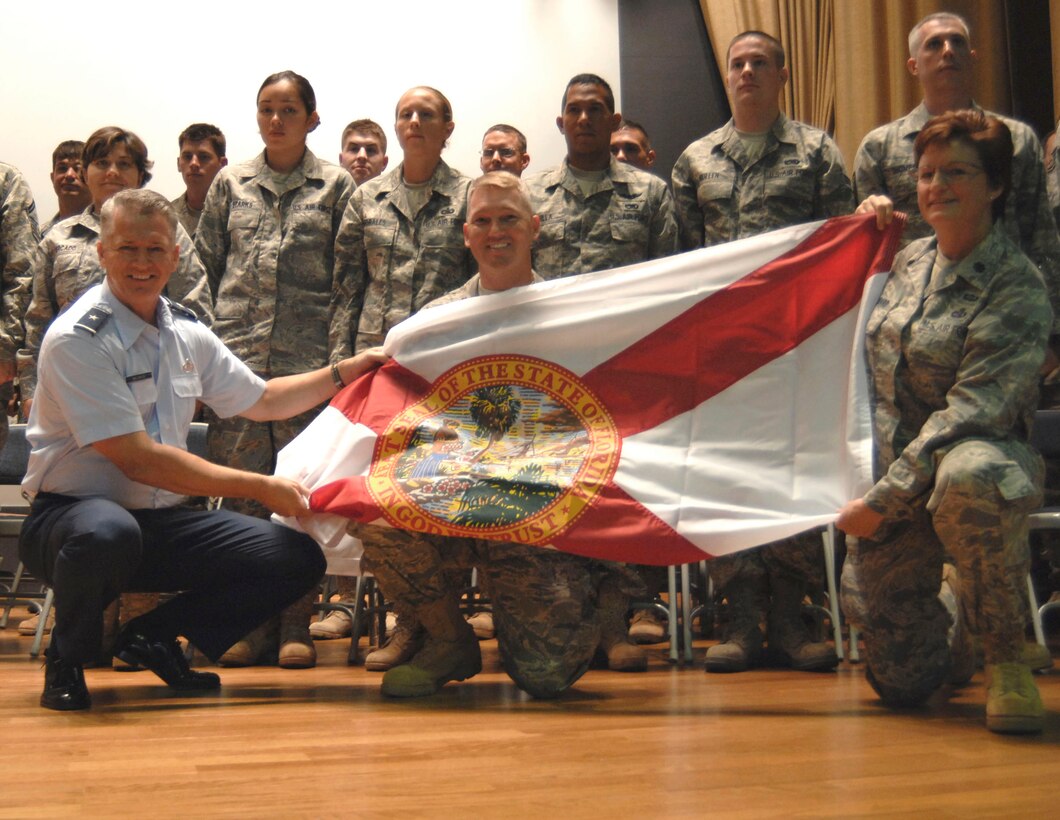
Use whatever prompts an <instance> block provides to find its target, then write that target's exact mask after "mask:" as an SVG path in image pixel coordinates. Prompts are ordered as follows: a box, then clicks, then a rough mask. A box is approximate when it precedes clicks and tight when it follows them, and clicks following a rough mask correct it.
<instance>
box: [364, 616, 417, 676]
mask: <svg viewBox="0 0 1060 820" xmlns="http://www.w3.org/2000/svg"><path fill="white" fill-rule="evenodd" d="M426 639H427V633H426V632H424V630H423V625H422V624H421V623H420V622H419V621H418V620H416V616H415V615H413V614H412V613H411V612H410V611H407V610H403V611H401V612H399V613H397V621H396V622H395V624H394V629H393V631H392V632H391V633H390V635H389V636H388V637H387V639H386V641H385V642H384V643H383V645H382V646H381V647H379V648H378V649H375V650H373V651H371V652H369V653H368V654H367V655H365V658H364V668H365V669H367V670H368V671H369V672H385V671H386V670H388V669H391V668H393V667H395V666H398V665H399V664H402V663H406V662H408V661H410V660H411V659H412V657H413V656H414V655H415V654H416V653H417V652H419V651H420V650H421V649H422V648H423V642H424V641H425V640H426Z"/></svg>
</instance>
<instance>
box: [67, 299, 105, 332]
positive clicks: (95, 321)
mask: <svg viewBox="0 0 1060 820" xmlns="http://www.w3.org/2000/svg"><path fill="white" fill-rule="evenodd" d="M110 316H111V312H110V308H109V307H107V306H106V305H104V304H102V303H101V304H98V305H96V306H95V307H93V308H92V310H90V311H89V312H88V313H86V314H85V315H84V316H82V317H81V318H80V319H78V320H77V321H76V322H74V327H79V328H81V330H87V331H88V332H89V333H91V334H92V335H93V336H95V335H96V334H97V333H98V332H99V329H100V328H101V327H103V325H105V324H106V323H107V321H108V320H109V319H110Z"/></svg>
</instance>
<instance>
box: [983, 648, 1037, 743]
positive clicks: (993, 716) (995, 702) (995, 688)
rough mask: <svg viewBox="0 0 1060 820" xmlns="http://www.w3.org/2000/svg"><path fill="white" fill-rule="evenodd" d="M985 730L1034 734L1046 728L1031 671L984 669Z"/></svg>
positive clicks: (1002, 666)
mask: <svg viewBox="0 0 1060 820" xmlns="http://www.w3.org/2000/svg"><path fill="white" fill-rule="evenodd" d="M986 678H987V690H986V728H987V729H989V730H990V731H991V732H998V733H999V734H1018V735H1025V734H1036V733H1038V732H1040V731H1042V729H1043V728H1044V726H1045V707H1044V706H1043V705H1042V696H1041V695H1040V694H1039V693H1038V686H1037V684H1035V682H1034V676H1033V675H1032V674H1031V670H1030V669H1028V668H1027V667H1026V666H1024V665H1023V664H1022V663H1018V662H1013V663H996V664H987V666H986Z"/></svg>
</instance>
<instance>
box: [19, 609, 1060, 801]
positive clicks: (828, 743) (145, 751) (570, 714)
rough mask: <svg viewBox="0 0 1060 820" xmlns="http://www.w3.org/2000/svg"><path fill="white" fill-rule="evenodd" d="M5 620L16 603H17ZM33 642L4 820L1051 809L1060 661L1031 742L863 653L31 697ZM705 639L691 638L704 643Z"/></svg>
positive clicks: (1046, 686)
mask: <svg viewBox="0 0 1060 820" xmlns="http://www.w3.org/2000/svg"><path fill="white" fill-rule="evenodd" d="M12 620H13V623H17V622H18V620H17V617H16V618H13V619H12ZM29 642H30V640H29V639H28V638H19V637H18V636H17V634H16V632H15V629H14V628H13V627H9V628H8V629H7V630H6V631H3V632H0V739H2V741H3V744H4V746H3V753H2V756H0V818H7V817H18V818H23V817H34V818H44V817H72V816H79V817H84V816H88V817H122V816H129V817H154V818H161V817H223V816H238V817H381V818H390V817H402V818H404V817H456V816H466V817H477V816H482V817H520V818H522V817H555V818H560V817H562V818H568V817H569V818H581V817H606V818H613V817H638V818H639V817H651V816H654V817H690V816H697V817H702V816H715V815H716V816H724V817H737V818H738V817H756V818H757V817H793V816H810V817H822V816H830V817H851V816H869V815H885V816H895V815H906V816H908V815H918V816H929V817H937V816H961V817H969V816H993V817H999V816H1003V817H1036V816H1056V813H1057V807H1058V805H1060V780H1058V773H1060V749H1058V746H1060V674H1056V673H1054V674H1048V675H1044V676H1040V677H1039V678H1038V682H1039V685H1040V687H1041V690H1042V694H1043V696H1044V698H1045V702H1046V706H1047V708H1048V709H1049V717H1048V726H1047V729H1046V732H1045V734H1044V735H1042V736H1040V737H1031V738H1018V737H1001V736H996V735H992V734H990V733H989V732H987V731H986V729H985V728H984V726H983V702H984V693H983V690H982V676H981V674H980V675H977V676H976V678H975V681H974V683H973V685H972V686H970V687H968V688H966V689H964V690H961V691H960V692H958V693H956V694H953V695H952V696H950V697H949V698H948V699H947V698H944V697H940V698H938V701H937V702H935V703H933V704H932V705H931V706H930V707H929V708H927V709H924V710H920V711H910V712H897V713H896V712H890V711H888V710H886V709H884V708H882V707H881V706H880V705H879V703H878V701H877V700H876V698H875V696H874V694H873V692H872V690H871V689H870V688H869V686H868V684H867V683H866V682H865V679H864V674H863V671H862V669H861V668H859V667H858V666H852V665H849V664H842V665H841V666H840V668H839V670H838V672H836V673H835V674H806V673H794V672H790V671H774V670H765V671H754V672H751V673H744V674H739V675H707V674H706V673H704V672H703V671H702V666H701V665H697V666H696V667H688V668H683V669H682V668H677V667H673V666H671V665H670V664H668V663H667V662H666V660H665V654H664V652H663V647H661V646H660V647H658V648H655V647H653V648H652V650H651V651H652V662H651V666H650V669H649V671H648V672H647V673H644V674H621V673H615V672H596V671H593V672H589V673H588V674H587V675H586V676H585V677H584V678H582V680H581V681H580V682H579V683H578V684H577V686H576V687H575V689H574V690H572V691H571V692H568V693H567V694H566V695H565V696H564V697H563V698H561V699H559V700H557V701H552V702H543V701H534V700H532V699H530V698H528V697H527V696H525V695H523V694H521V693H520V692H519V690H518V689H516V687H515V686H514V684H512V683H511V682H510V680H509V679H508V678H507V676H506V675H504V673H503V672H501V671H500V669H499V664H498V658H497V651H496V643H495V642H494V641H489V642H486V643H484V644H483V653H484V662H485V667H486V668H485V670H484V672H483V673H482V674H481V675H479V676H477V677H476V678H474V679H473V680H471V681H468V682H466V683H462V684H449V685H448V686H446V687H445V689H444V690H443V691H442V692H441V693H440V694H438V695H435V696H433V697H429V698H422V699H418V700H411V701H389V700H384V699H383V698H382V697H381V696H380V694H379V691H378V687H379V680H380V675H379V674H373V673H369V672H365V671H364V669H363V668H361V667H348V666H346V664H345V654H346V650H347V647H348V645H349V643H348V641H330V642H323V643H318V644H317V647H318V649H319V650H320V653H321V660H320V664H319V665H318V667H317V668H316V669H311V670H300V671H293V670H282V669H278V668H276V667H258V668H252V669H230V670H221V675H222V679H223V682H224V687H223V689H222V690H221V693H220V695H216V694H206V695H202V696H194V697H177V696H173V695H171V694H169V692H168V690H167V689H166V688H165V687H164V686H163V685H162V684H161V682H159V681H157V679H156V678H154V677H153V676H152V675H151V673H149V672H137V673H121V672H113V671H111V670H92V669H90V670H88V671H87V677H88V684H89V688H90V689H91V692H92V697H93V702H94V705H93V708H92V709H91V710H90V711H88V712H78V713H58V712H49V711H47V710H44V709H41V708H40V707H39V706H38V705H37V699H38V697H39V695H40V689H41V685H42V682H43V677H42V670H41V668H40V663H39V661H32V660H30V659H29V657H28V649H29ZM706 646H707V644H706V643H704V644H702V645H700V644H697V647H696V648H697V656H701V655H702V652H703V651H704V650H705V647H706Z"/></svg>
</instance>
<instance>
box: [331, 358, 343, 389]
mask: <svg viewBox="0 0 1060 820" xmlns="http://www.w3.org/2000/svg"><path fill="white" fill-rule="evenodd" d="M331 380H332V381H333V382H335V387H337V388H338V389H339V390H342V388H344V387H345V386H346V382H344V381H343V380H342V374H341V373H340V372H339V363H338V362H335V363H334V364H332V365H331Z"/></svg>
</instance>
